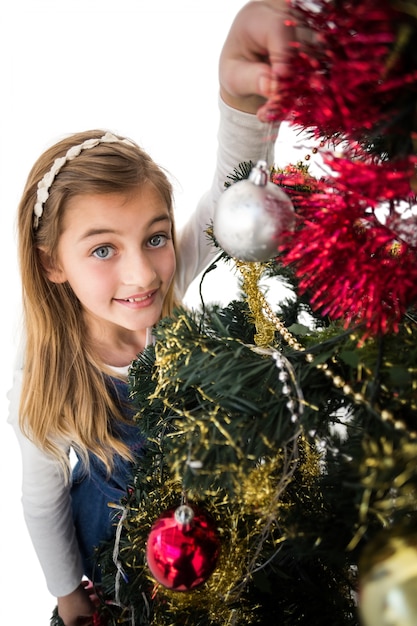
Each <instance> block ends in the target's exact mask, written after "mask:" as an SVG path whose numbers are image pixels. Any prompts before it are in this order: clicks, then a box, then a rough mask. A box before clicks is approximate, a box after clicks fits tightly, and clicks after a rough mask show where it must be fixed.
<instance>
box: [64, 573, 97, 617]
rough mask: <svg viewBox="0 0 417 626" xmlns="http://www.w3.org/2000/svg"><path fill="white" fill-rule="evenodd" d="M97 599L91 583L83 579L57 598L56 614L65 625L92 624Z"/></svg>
mask: <svg viewBox="0 0 417 626" xmlns="http://www.w3.org/2000/svg"><path fill="white" fill-rule="evenodd" d="M97 601H98V599H97V596H96V595H95V591H94V588H93V586H92V585H91V583H89V582H88V581H83V582H82V583H81V584H80V585H79V586H78V587H77V588H76V589H75V590H74V591H73V592H72V593H70V594H68V595H67V596H61V597H60V598H58V615H59V616H60V618H61V619H62V621H63V622H64V624H65V626H92V625H93V615H94V613H95V611H96V604H97Z"/></svg>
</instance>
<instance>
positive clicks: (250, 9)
mask: <svg viewBox="0 0 417 626" xmlns="http://www.w3.org/2000/svg"><path fill="white" fill-rule="evenodd" d="M295 39H296V33H295V28H294V26H293V25H292V24H291V20H290V17H289V13H288V7H287V3H286V1H285V0H269V1H268V2H267V1H252V2H249V3H248V4H246V5H245V6H244V7H243V8H242V9H241V10H240V11H239V13H238V14H237V16H236V18H235V20H234V21H233V24H232V26H231V28H230V30H229V34H228V36H227V38H226V41H225V43H224V46H223V49H222V52H221V55H220V64H219V79H220V95H221V97H222V99H223V100H224V102H226V104H228V105H229V106H231V107H233V108H235V109H239V110H241V111H246V112H247V113H256V112H257V110H258V109H259V107H260V106H261V105H262V104H264V102H265V100H266V99H267V98H269V97H270V96H272V95H274V94H276V93H277V90H278V81H279V77H280V76H283V75H285V72H286V63H285V60H286V56H287V53H288V50H289V44H290V42H291V41H295Z"/></svg>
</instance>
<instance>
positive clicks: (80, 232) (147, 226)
mask: <svg viewBox="0 0 417 626" xmlns="http://www.w3.org/2000/svg"><path fill="white" fill-rule="evenodd" d="M174 272H175V250H174V245H173V241H172V223H171V219H170V216H169V212H168V207H167V206H166V204H165V203H164V201H163V199H162V197H161V196H160V195H159V194H158V192H157V191H156V189H155V188H154V187H153V186H152V185H150V184H149V185H145V186H143V187H140V188H138V189H137V190H134V191H133V192H131V193H129V194H128V195H126V194H119V193H111V194H91V195H90V194H88V195H79V196H76V197H74V198H72V199H71V200H70V201H69V202H68V205H67V208H66V210H65V215H64V218H63V232H62V235H61V237H60V240H59V244H58V259H57V263H56V265H55V267H54V268H51V269H49V270H48V277H49V279H50V280H52V281H53V282H60V283H63V282H66V281H68V283H69V284H70V286H71V288H72V290H73V291H74V293H75V295H76V296H77V297H78V299H79V301H80V302H81V304H82V307H83V309H84V313H85V319H86V322H87V327H88V329H89V332H90V335H91V337H92V339H93V340H96V341H97V342H98V344H99V345H103V346H104V348H103V350H104V353H105V354H106V355H107V353H109V354H112V353H114V351H115V348H116V347H117V345H120V346H121V345H123V344H124V345H126V343H129V341H130V343H131V344H132V345H133V346H134V348H135V350H134V352H135V354H136V353H137V350H138V348H143V345H144V341H145V334H146V329H147V328H148V327H151V326H153V325H154V324H155V323H157V322H158V321H159V319H160V316H161V311H162V305H163V302H164V299H165V296H166V294H167V291H168V288H169V286H170V284H171V281H172V279H173V276H174ZM112 343H113V346H112V345H111V344H112ZM109 358H112V357H109ZM113 360H117V359H115V358H113ZM106 362H107V363H109V361H108V360H107V361H106ZM109 364H113V365H117V363H109Z"/></svg>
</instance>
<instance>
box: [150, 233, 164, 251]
mask: <svg viewBox="0 0 417 626" xmlns="http://www.w3.org/2000/svg"><path fill="white" fill-rule="evenodd" d="M167 239H168V237H167V236H166V235H154V236H153V237H151V238H150V239H149V245H150V246H151V247H152V248H160V247H161V246H164V245H165V244H166V242H167Z"/></svg>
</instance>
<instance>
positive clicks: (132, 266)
mask: <svg viewBox="0 0 417 626" xmlns="http://www.w3.org/2000/svg"><path fill="white" fill-rule="evenodd" d="M121 272H122V275H121V279H122V282H123V283H124V284H125V285H130V286H132V287H133V286H134V287H137V288H139V289H141V290H146V289H150V288H153V287H155V286H156V283H157V278H158V273H157V272H156V269H155V267H154V264H153V262H152V257H151V254H150V252H148V251H146V250H142V249H133V250H129V251H126V252H125V253H124V255H123V262H122V269H121Z"/></svg>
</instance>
